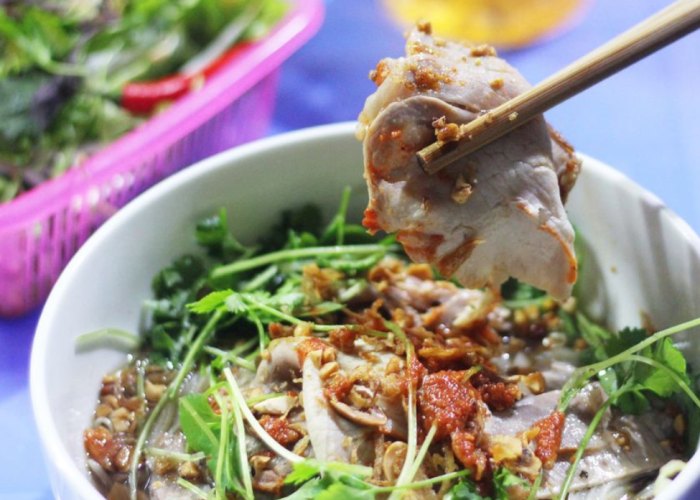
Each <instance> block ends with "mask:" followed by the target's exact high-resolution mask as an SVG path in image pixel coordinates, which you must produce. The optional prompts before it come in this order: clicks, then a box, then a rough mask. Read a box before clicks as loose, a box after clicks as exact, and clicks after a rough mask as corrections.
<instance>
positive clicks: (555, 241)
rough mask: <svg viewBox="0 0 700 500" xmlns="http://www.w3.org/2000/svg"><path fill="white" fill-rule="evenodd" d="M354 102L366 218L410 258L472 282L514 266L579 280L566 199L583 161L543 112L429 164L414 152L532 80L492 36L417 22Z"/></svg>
mask: <svg viewBox="0 0 700 500" xmlns="http://www.w3.org/2000/svg"><path fill="white" fill-rule="evenodd" d="M371 77H372V79H373V80H374V81H375V83H376V84H377V86H378V88H377V91H376V92H375V93H374V94H373V95H371V96H370V97H369V98H368V99H367V102H366V103H365V108H364V110H363V111H362V113H361V114H360V118H359V120H360V125H359V127H358V138H360V139H361V140H363V141H364V157H365V179H366V181H367V186H368V189H369V195H370V202H369V206H368V208H367V210H366V211H365V219H364V221H363V223H364V225H365V226H366V227H367V228H368V229H369V230H370V231H372V232H374V231H377V230H380V229H383V230H385V231H387V232H390V233H393V232H396V233H397V239H398V240H399V241H400V242H401V243H402V244H403V246H404V249H405V250H406V252H407V253H408V255H409V256H410V257H411V259H412V260H414V261H416V262H426V263H430V264H432V265H433V266H435V267H436V268H437V269H438V271H439V272H440V273H441V274H443V275H444V276H447V277H452V276H454V277H456V278H457V280H459V282H460V283H462V284H463V285H464V286H467V287H470V288H476V287H482V286H487V285H488V286H492V287H496V286H498V285H500V284H501V283H503V282H504V281H505V280H506V279H508V277H509V276H512V277H515V278H517V279H518V280H521V281H523V282H526V283H529V284H531V285H533V286H535V287H537V288H540V289H542V290H545V291H546V292H548V293H549V294H551V295H552V296H553V297H555V298H558V299H563V298H566V297H568V296H569V295H570V293H571V288H572V286H573V284H574V282H575V281H576V256H575V254H574V249H573V242H574V231H573V228H572V227H571V224H570V223H569V221H568V218H567V216H566V212H565V210H564V201H565V200H566V196H567V194H568V192H569V191H570V189H571V188H572V187H573V185H574V183H575V181H576V177H577V175H578V172H579V167H580V165H579V161H578V160H577V159H576V157H575V156H574V154H573V149H572V148H571V147H570V146H569V145H568V144H566V142H565V141H564V140H563V139H562V138H561V137H560V136H559V135H558V134H556V133H555V132H553V131H552V130H551V129H550V128H549V127H548V125H547V124H546V122H545V121H544V118H542V117H539V118H537V119H535V120H532V121H531V122H529V123H527V124H525V125H523V126H522V127H520V128H519V129H517V130H515V131H513V132H512V133H510V134H508V135H507V136H505V137H503V138H501V139H499V140H497V141H495V142H494V143H492V144H490V145H488V146H486V147H484V148H483V149H481V150H479V151H477V152H475V153H474V154H472V155H470V156H468V157H466V158H464V159H462V160H460V161H457V162H456V163H454V164H451V165H449V166H447V167H446V168H444V169H443V170H442V171H440V172H438V173H437V174H435V175H432V176H429V175H428V174H426V173H425V172H424V171H423V169H422V168H421V167H420V165H419V164H418V161H417V159H416V152H417V151H419V150H420V149H422V148H423V147H425V146H427V145H428V144H430V143H432V142H434V141H435V139H436V136H437V138H438V139H440V140H444V141H449V140H450V139H453V138H454V139H456V138H457V136H458V126H459V125H460V124H464V123H467V122H469V121H471V120H473V119H474V118H476V117H477V116H478V115H479V113H480V112H482V111H483V110H488V109H491V108H494V107H496V106H498V105H499V104H501V103H503V102H505V101H507V100H508V99H510V98H512V97H513V96H515V95H518V94H520V93H522V92H523V91H525V90H527V89H528V88H529V84H528V83H527V82H526V81H525V79H524V78H523V77H522V76H521V75H520V74H519V73H518V72H517V71H516V70H515V69H513V68H512V67H511V66H509V65H508V64H507V63H506V62H505V61H504V60H502V59H499V58H498V57H497V56H496V53H495V51H494V50H493V49H492V48H491V47H488V46H467V45H462V44H459V43H455V42H449V41H443V40H440V39H438V38H435V37H433V36H432V35H431V32H430V25H429V24H422V25H419V26H418V27H417V28H415V29H414V30H413V31H412V32H411V33H410V34H409V36H408V41H407V44H406V57H402V58H398V59H384V60H383V61H381V62H380V63H379V65H378V66H377V70H376V71H374V72H373V73H372V75H371Z"/></svg>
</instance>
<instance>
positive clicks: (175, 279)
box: [153, 255, 205, 299]
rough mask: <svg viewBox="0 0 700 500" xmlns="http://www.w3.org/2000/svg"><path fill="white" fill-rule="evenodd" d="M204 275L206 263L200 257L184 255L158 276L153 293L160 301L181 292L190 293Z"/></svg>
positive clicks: (155, 279)
mask: <svg viewBox="0 0 700 500" xmlns="http://www.w3.org/2000/svg"><path fill="white" fill-rule="evenodd" d="M204 274H205V269H204V263H203V262H202V260H201V259H200V258H199V257H195V256H193V255H183V256H182V257H179V258H178V259H175V260H174V261H173V263H172V264H170V265H169V266H167V267H165V268H163V269H162V270H161V271H160V272H159V273H158V274H156V276H155V278H154V279H153V291H154V292H155V295H156V297H157V298H159V299H162V298H168V297H172V296H173V295H174V294H175V293H176V292H178V291H180V290H188V291H189V290H190V289H191V288H192V286H193V285H194V284H195V283H196V282H197V281H198V280H199V279H200V278H202V277H204Z"/></svg>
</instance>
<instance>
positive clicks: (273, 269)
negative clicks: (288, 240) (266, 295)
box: [242, 265, 278, 292]
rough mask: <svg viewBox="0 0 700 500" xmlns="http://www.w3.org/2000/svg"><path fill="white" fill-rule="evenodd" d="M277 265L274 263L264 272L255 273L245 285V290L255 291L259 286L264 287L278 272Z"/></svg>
mask: <svg viewBox="0 0 700 500" xmlns="http://www.w3.org/2000/svg"><path fill="white" fill-rule="evenodd" d="M277 271H278V269H277V266H275V265H272V266H269V267H268V268H267V269H265V270H264V271H263V272H261V273H259V274H257V275H255V277H254V278H253V279H252V280H250V281H249V282H248V283H246V284H245V285H244V286H243V289H242V290H243V291H244V292H254V291H255V290H257V289H258V288H260V287H262V286H263V285H265V283H267V282H268V281H270V280H271V279H272V278H273V277H274V276H275V274H277Z"/></svg>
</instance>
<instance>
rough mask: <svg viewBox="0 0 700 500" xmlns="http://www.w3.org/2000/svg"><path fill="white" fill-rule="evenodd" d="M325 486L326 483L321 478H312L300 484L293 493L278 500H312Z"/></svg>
mask: <svg viewBox="0 0 700 500" xmlns="http://www.w3.org/2000/svg"><path fill="white" fill-rule="evenodd" d="M325 487H326V484H325V483H324V481H323V480H322V479H321V478H318V477H317V478H313V479H310V480H308V481H307V482H305V483H304V484H302V485H301V487H300V488H299V489H298V490H296V491H295V492H294V493H292V494H291V495H288V496H286V497H284V498H282V499H280V500H314V499H315V498H317V496H318V494H319V493H321V492H322V491H323V489H324V488H325Z"/></svg>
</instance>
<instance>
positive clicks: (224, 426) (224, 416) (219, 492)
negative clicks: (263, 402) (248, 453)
mask: <svg viewBox="0 0 700 500" xmlns="http://www.w3.org/2000/svg"><path fill="white" fill-rule="evenodd" d="M214 398H215V399H216V403H217V404H218V405H219V408H220V409H221V433H220V434H219V453H218V459H217V461H216V470H215V471H214V482H215V484H216V497H217V498H218V500H226V489H225V488H224V481H223V478H224V465H225V464H226V459H225V457H226V449H227V448H228V434H229V431H228V408H227V406H228V405H227V403H226V402H225V401H223V399H222V398H221V395H220V394H219V393H218V392H215V393H214Z"/></svg>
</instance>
